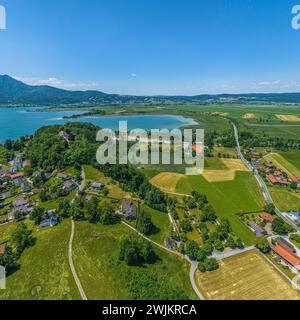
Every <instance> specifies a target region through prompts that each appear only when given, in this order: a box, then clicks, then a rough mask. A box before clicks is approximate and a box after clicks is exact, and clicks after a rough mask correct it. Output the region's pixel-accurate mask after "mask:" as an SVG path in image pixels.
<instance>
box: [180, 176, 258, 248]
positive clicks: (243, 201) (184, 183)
mask: <svg viewBox="0 0 300 320" xmlns="http://www.w3.org/2000/svg"><path fill="white" fill-rule="evenodd" d="M193 190H195V191H198V192H200V193H204V194H206V195H207V198H208V200H209V202H210V203H211V204H212V205H213V207H214V209H215V210H216V212H217V215H218V216H219V217H224V218H227V219H228V220H229V221H230V223H231V226H232V228H233V231H234V233H235V234H236V235H237V236H238V237H240V238H241V239H242V240H243V241H244V242H245V243H246V244H247V245H252V244H253V243H254V239H255V236H254V234H253V233H252V232H251V231H250V230H249V229H248V228H247V226H246V225H245V224H244V223H243V222H242V221H241V220H240V219H239V217H238V214H240V213H245V212H256V211H260V210H262V209H263V206H264V199H263V197H262V195H261V192H260V189H259V186H258V184H257V182H256V180H255V179H254V177H253V176H252V174H251V173H250V172H237V174H236V177H235V179H234V180H232V181H224V182H212V183H210V182H208V181H207V180H206V179H204V178H203V177H202V176H185V177H183V178H182V179H181V180H180V181H179V182H178V184H177V188H176V191H177V192H179V193H184V194H190V193H191V192H192V191H193Z"/></svg>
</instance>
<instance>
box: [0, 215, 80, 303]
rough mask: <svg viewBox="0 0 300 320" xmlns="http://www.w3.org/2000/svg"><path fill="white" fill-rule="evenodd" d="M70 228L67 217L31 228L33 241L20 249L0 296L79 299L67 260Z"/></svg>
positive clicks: (0, 297) (24, 298)
mask: <svg viewBox="0 0 300 320" xmlns="http://www.w3.org/2000/svg"><path fill="white" fill-rule="evenodd" d="M70 230H71V229H70V221H69V220H66V221H63V222H62V223H60V224H59V225H57V226H56V227H54V228H45V229H37V230H35V232H34V236H35V237H36V243H35V244H34V245H33V246H32V247H30V248H27V249H26V250H25V251H24V252H23V254H22V256H21V259H20V268H19V269H18V270H16V271H15V272H14V273H12V274H11V275H9V276H8V277H7V281H6V287H7V289H6V290H1V291H0V300H1V299H9V300H12V299H17V300H74V299H80V295H79V292H78V289H77V287H76V284H75V281H74V280H73V277H72V273H71V270H70V268H69V263H68V241H69V237H70ZM1 231H2V229H0V232H1Z"/></svg>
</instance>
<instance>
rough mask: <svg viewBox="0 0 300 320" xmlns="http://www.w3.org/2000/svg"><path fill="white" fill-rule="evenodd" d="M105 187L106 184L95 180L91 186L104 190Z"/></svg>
mask: <svg viewBox="0 0 300 320" xmlns="http://www.w3.org/2000/svg"><path fill="white" fill-rule="evenodd" d="M104 187H105V184H103V183H101V182H93V183H92V184H91V188H92V189H95V190H102V189H103V188H104Z"/></svg>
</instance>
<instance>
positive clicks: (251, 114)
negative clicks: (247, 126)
mask: <svg viewBox="0 0 300 320" xmlns="http://www.w3.org/2000/svg"><path fill="white" fill-rule="evenodd" d="M242 118H243V119H256V115H255V114H254V113H246V114H244V115H243V116H242Z"/></svg>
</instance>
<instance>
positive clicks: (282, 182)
mask: <svg viewBox="0 0 300 320" xmlns="http://www.w3.org/2000/svg"><path fill="white" fill-rule="evenodd" d="M278 182H279V183H280V184H283V185H288V184H289V183H288V182H287V181H285V180H278Z"/></svg>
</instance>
